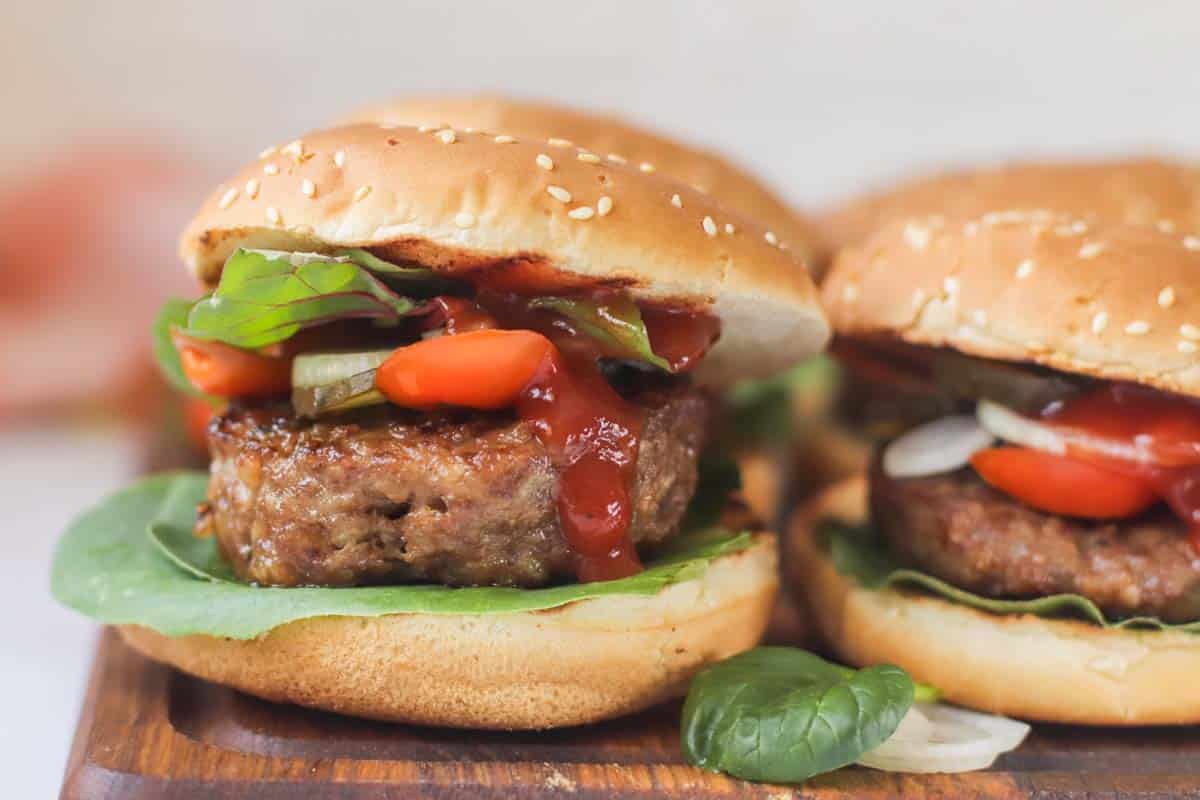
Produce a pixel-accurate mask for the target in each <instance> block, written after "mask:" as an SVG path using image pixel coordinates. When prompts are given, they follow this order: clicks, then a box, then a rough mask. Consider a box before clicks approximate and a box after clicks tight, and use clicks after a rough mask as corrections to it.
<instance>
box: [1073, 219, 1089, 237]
mask: <svg viewBox="0 0 1200 800" xmlns="http://www.w3.org/2000/svg"><path fill="white" fill-rule="evenodd" d="M1087 230H1088V225H1087V223H1086V222H1084V221H1083V220H1081V219H1077V220H1075V221H1074V222H1072V223H1071V233H1073V234H1075V235H1076V236H1080V235H1082V234H1085V233H1087Z"/></svg>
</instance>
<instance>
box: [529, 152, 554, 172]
mask: <svg viewBox="0 0 1200 800" xmlns="http://www.w3.org/2000/svg"><path fill="white" fill-rule="evenodd" d="M534 161H535V162H537V165H538V166H539V167H541V168H542V169H554V159H553V158H551V157H550V156H548V155H546V154H545V153H538V154H537V158H535V159H534Z"/></svg>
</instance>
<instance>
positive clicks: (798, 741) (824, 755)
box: [682, 647, 913, 783]
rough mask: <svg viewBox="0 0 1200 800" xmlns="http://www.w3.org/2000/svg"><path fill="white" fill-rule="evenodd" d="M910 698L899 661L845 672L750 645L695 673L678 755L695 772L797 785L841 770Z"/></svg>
mask: <svg viewBox="0 0 1200 800" xmlns="http://www.w3.org/2000/svg"><path fill="white" fill-rule="evenodd" d="M912 703H913V682H912V680H911V679H910V678H909V677H908V674H907V673H906V672H904V670H902V669H900V668H899V667H894V666H891V665H887V664H885V665H880V666H875V667H869V668H867V669H863V670H858V671H854V670H849V669H847V668H846V667H842V666H839V665H837V664H830V663H829V662H828V661H825V660H823V659H821V658H818V657H817V656H815V655H813V654H812V653H807V652H805V651H803V650H795V649H792V648H787V647H760V648H757V649H755V650H751V651H749V652H746V653H742V654H741V655H738V656H734V657H733V658H730V659H728V660H726V661H722V662H720V663H718V664H714V665H713V666H711V667H708V668H706V669H704V670H702V671H701V672H700V673H699V674H698V675H697V676H696V678H695V679H694V680H693V681H692V685H691V688H690V689H689V690H688V695H687V701H686V702H685V704H684V707H683V732H682V741H683V752H684V756H685V757H686V758H687V760H688V761H689V762H690V763H692V764H695V765H696V766H698V767H701V768H703V769H708V770H713V771H719V772H726V773H729V774H730V775H733V776H735V777H738V778H743V779H746V780H753V781H767V782H770V783H801V782H803V781H806V780H808V779H809V778H811V777H813V776H814V775H820V774H822V773H825V772H830V771H832V770H835V769H838V768H840V767H844V766H846V765H847V764H851V763H853V762H854V761H856V760H857V759H858V757H859V756H861V755H862V754H863V753H865V752H867V751H869V750H872V749H874V748H875V747H878V746H879V745H880V744H882V743H883V742H884V741H886V740H887V739H888V737H890V736H891V735H892V733H894V732H895V730H896V727H897V726H898V725H899V724H900V720H901V719H902V718H903V717H904V715H905V714H906V713H907V712H908V709H909V707H910V706H911V705H912Z"/></svg>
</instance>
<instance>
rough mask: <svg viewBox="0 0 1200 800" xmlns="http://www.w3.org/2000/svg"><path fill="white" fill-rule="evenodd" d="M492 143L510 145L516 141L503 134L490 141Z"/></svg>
mask: <svg viewBox="0 0 1200 800" xmlns="http://www.w3.org/2000/svg"><path fill="white" fill-rule="evenodd" d="M492 141H493V142H495V143H496V144H512V143H514V142H515V141H517V140H516V139H514V138H513V137H511V136H506V135H504V134H500V135H499V136H497V137H496V138H495V139H492Z"/></svg>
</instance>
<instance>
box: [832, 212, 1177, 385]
mask: <svg viewBox="0 0 1200 800" xmlns="http://www.w3.org/2000/svg"><path fill="white" fill-rule="evenodd" d="M822 295H823V299H824V301H825V306H826V309H827V310H828V312H829V314H830V318H831V320H832V322H833V326H834V329H835V330H836V331H837V333H838V334H839V335H850V336H865V335H882V336H892V337H897V338H899V339H901V340H903V341H905V342H909V343H912V344H920V345H932V346H947V347H952V348H954V349H956V350H960V351H962V352H964V353H967V354H969V355H975V356H981V357H985V358H998V359H1006V360H1011V361H1031V362H1035V363H1038V364H1042V365H1045V366H1048V367H1052V368H1054V369H1058V370H1063V371H1066V372H1075V373H1081V374H1084V375H1092V376H1095V377H1099V378H1104V379H1110V380H1129V381H1135V382H1138V383H1143V384H1146V385H1149V386H1154V387H1156V388H1159V389H1164V390H1168V391H1173V392H1179V393H1183V394H1189V395H1197V396H1200V355H1198V350H1200V235H1194V234H1189V233H1185V232H1182V231H1181V230H1180V229H1179V228H1178V227H1177V226H1176V225H1174V224H1172V223H1170V222H1162V223H1159V224H1156V225H1134V224H1125V223H1114V222H1106V221H1100V220H1097V219H1095V218H1081V217H1072V216H1069V215H1062V214H1054V213H1052V212H1049V211H1044V210H1040V211H1004V212H991V213H988V214H984V215H982V216H979V217H975V218H969V219H961V218H960V219H953V218H946V217H942V216H933V217H921V218H916V219H910V220H907V221H899V222H894V223H891V224H889V225H887V226H885V227H884V228H883V229H882V230H880V231H878V232H877V233H876V234H874V235H873V236H871V237H869V238H868V239H867V240H866V241H865V242H864V243H863V244H861V245H859V246H857V247H851V248H848V249H846V250H844V251H843V252H842V253H841V254H840V255H839V256H838V258H837V260H836V262H835V263H834V266H833V268H832V270H831V271H830V273H829V276H828V278H827V279H826V281H825V284H824V285H823V287H822Z"/></svg>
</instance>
